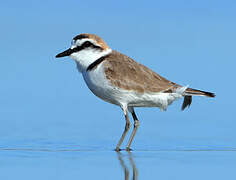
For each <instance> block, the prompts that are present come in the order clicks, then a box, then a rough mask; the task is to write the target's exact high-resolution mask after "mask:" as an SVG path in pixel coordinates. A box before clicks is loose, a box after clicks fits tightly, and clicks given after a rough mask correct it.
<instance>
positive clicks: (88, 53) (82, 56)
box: [70, 48, 112, 72]
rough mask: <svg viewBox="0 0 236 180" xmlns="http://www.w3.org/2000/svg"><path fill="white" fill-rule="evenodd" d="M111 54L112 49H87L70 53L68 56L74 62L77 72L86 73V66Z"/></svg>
mask: <svg viewBox="0 0 236 180" xmlns="http://www.w3.org/2000/svg"><path fill="white" fill-rule="evenodd" d="M111 52H112V49H110V48H109V49H107V50H104V51H100V50H97V49H92V48H89V49H84V50H81V51H79V52H75V53H72V54H71V55H70V58H72V59H74V60H75V62H76V64H77V68H78V70H79V71H80V72H83V71H86V69H87V68H88V66H89V65H90V64H92V63H93V62H94V61H96V60H97V59H99V58H101V57H103V56H106V55H108V54H110V53H111Z"/></svg>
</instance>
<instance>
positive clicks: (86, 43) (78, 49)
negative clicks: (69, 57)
mask: <svg viewBox="0 0 236 180" xmlns="http://www.w3.org/2000/svg"><path fill="white" fill-rule="evenodd" d="M86 48H93V49H98V50H102V48H101V47H100V46H96V45H94V44H93V43H91V42H90V41H85V42H84V43H83V44H82V45H81V46H77V47H75V48H74V49H72V53H74V52H78V51H81V50H83V49H86Z"/></svg>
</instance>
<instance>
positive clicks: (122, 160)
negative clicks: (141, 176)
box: [117, 152, 138, 180]
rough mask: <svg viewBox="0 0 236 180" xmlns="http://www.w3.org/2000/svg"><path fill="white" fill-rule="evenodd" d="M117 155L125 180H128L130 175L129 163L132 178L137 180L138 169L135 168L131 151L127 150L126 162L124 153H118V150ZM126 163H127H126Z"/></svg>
mask: <svg viewBox="0 0 236 180" xmlns="http://www.w3.org/2000/svg"><path fill="white" fill-rule="evenodd" d="M117 155H118V159H119V161H120V165H121V167H122V169H123V170H124V174H125V180H128V179H129V176H130V168H129V165H131V167H132V172H133V174H132V180H137V179H138V170H137V168H136V165H135V161H134V159H133V154H132V153H131V152H128V162H129V164H128V163H126V161H125V160H126V159H125V157H126V156H125V155H124V154H122V153H120V152H117ZM127 164H128V165H127Z"/></svg>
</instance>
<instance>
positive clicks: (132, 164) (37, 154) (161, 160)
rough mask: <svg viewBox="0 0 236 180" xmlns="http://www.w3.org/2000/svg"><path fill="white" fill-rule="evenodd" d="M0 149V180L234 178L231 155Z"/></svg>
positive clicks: (215, 151) (204, 151) (185, 151)
mask: <svg viewBox="0 0 236 180" xmlns="http://www.w3.org/2000/svg"><path fill="white" fill-rule="evenodd" d="M63 146H66V144H64V145H61V146H60V147H58V146H55V148H52V146H51V145H48V146H46V145H41V147H40V148H39V146H38V147H36V146H32V147H30V145H29V146H28V147H22V148H19V147H13V148H11V147H1V148H0V162H1V163H0V169H1V173H0V179H101V180H105V179H109V180H110V179H114V180H116V179H119V180H120V179H182V180H183V179H188V180H189V179H235V178H236V174H235V167H236V150H235V149H233V148H231V149H230V148H227V149H223V148H222V149H219V148H218V149H214V148H208V149H197V148H189V149H186V148H183V149H168V150H164V149H152V150H138V149H137V150H134V151H132V152H130V153H128V152H125V151H121V152H115V151H112V150H102V149H98V148H97V150H96V148H94V147H86V148H81V147H80V148H78V147H75V146H73V145H67V146H68V147H69V148H65V147H63Z"/></svg>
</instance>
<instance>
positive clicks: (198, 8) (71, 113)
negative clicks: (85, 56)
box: [0, 0, 236, 149]
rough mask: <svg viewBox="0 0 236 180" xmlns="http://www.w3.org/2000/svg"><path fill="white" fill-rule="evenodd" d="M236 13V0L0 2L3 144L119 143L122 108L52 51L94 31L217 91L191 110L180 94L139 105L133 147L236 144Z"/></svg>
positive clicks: (173, 74) (153, 64)
mask: <svg viewBox="0 0 236 180" xmlns="http://www.w3.org/2000/svg"><path fill="white" fill-rule="evenodd" d="M235 19H236V1H233V0H232V1H213V0H212V1H205V0H200V1H183V0H181V1H141V2H139V1H75V0H74V1H73V0H69V1H4V2H1V7H0V25H1V28H0V39H1V41H0V49H1V53H0V59H1V60H0V68H1V70H0V83H1V88H0V120H1V126H0V145H1V146H7V147H11V146H19V147H22V146H27V145H32V144H33V145H34V144H35V146H39V144H37V143H36V142H48V144H50V143H53V144H54V145H55V146H56V144H57V142H60V144H61V143H62V142H64V144H65V146H66V143H68V144H74V145H76V146H81V148H84V147H90V148H91V147H92V148H93V147H99V148H106V149H112V148H114V147H115V145H116V143H117V141H118V139H119V138H120V135H121V133H122V131H123V128H124V125H125V121H124V118H123V114H122V112H121V110H120V109H119V108H118V107H115V106H114V105H110V104H108V103H105V102H103V101H102V100H100V99H98V98H97V97H95V96H94V95H93V94H92V93H91V92H90V91H89V89H88V88H87V87H86V85H85V83H84V82H83V79H82V76H81V75H80V74H78V73H77V70H76V66H75V63H74V62H73V61H72V60H70V59H69V58H65V59H55V55H56V54H57V53H59V52H61V51H62V50H64V49H66V48H68V47H69V45H70V42H71V39H72V37H74V36H75V35H77V34H80V33H84V32H87V33H95V34H97V35H99V36H101V37H102V38H103V39H104V40H105V41H106V42H107V44H108V45H110V46H111V47H112V48H113V49H116V50H118V51H120V52H123V53H124V54H126V55H128V56H130V57H132V58H134V59H135V60H137V61H138V62H141V63H143V64H144V65H146V66H148V67H150V68H151V69H153V70H154V71H156V72H157V73H159V74H161V75H163V76H165V77H167V78H168V79H169V80H172V81H174V82H177V83H180V84H182V85H190V87H193V88H197V89H201V90H206V91H212V92H215V93H216V95H217V96H216V98H215V99H208V98H202V97H194V98H193V103H192V106H191V108H190V109H187V110H186V111H184V112H181V111H180V107H181V103H182V101H181V100H180V101H178V102H175V103H174V104H173V105H172V106H170V107H169V109H168V110H167V112H160V111H159V110H158V109H157V108H152V109H147V108H143V109H142V108H139V109H137V114H138V117H139V119H140V121H141V127H140V129H139V131H138V133H137V136H136V139H135V141H134V144H133V147H134V148H139V149H147V148H155V149H158V148H170V147H171V148H175V147H177V148H178V147H182V146H183V145H185V146H187V147H192V146H195V145H196V146H200V147H205V146H213V147H235V146H236V144H235V138H236V132H235V126H236V120H235V114H234V111H235V96H234V90H235V89H236V85H235V83H234V82H235V66H236V63H235V57H236V56H235V44H236V33H235V32H236V23H235ZM125 143H126V142H125ZM62 144H63V143H62Z"/></svg>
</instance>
